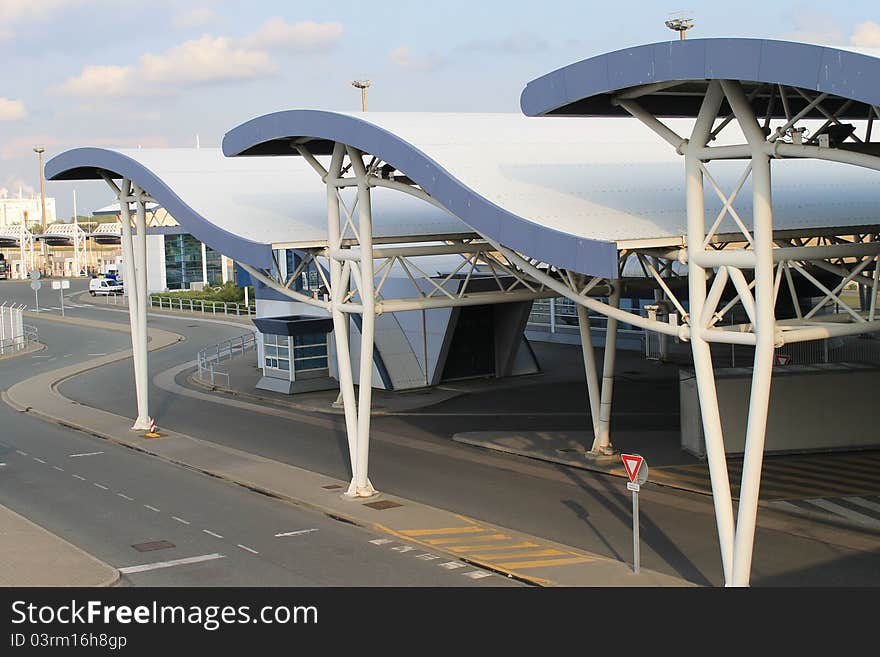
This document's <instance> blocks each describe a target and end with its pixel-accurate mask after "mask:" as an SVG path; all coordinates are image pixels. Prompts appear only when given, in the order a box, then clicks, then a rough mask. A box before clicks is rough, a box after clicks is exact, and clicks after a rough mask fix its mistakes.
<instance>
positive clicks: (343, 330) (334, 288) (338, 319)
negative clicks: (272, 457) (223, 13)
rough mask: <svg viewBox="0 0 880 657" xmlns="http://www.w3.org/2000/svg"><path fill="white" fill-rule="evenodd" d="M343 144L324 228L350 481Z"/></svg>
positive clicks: (353, 447) (330, 178) (352, 406)
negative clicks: (342, 250)
mask: <svg viewBox="0 0 880 657" xmlns="http://www.w3.org/2000/svg"><path fill="white" fill-rule="evenodd" d="M344 155H345V146H343V145H342V144H336V145H335V146H334V148H333V156H332V158H331V162H330V171H329V172H328V174H327V178H326V180H325V182H326V185H327V229H328V238H329V244H330V257H329V261H330V303H331V310H330V314H331V317H332V318H333V335H334V340H335V343H336V369H337V375H338V376H339V392H340V395H341V396H342V406H343V411H344V413H345V433H346V437H347V438H348V456H349V461H350V465H351V477H352V485H353V484H354V478H355V471H356V469H357V424H358V422H357V408H356V403H355V396H354V381H353V378H352V372H351V353H350V350H349V336H348V325H349V320H348V316H347V315H346V314H345V313H344V312H343V311H342V306H343V304H344V303H345V298H346V296H348V288H349V285H348V282H349V278H348V277H345V280H344V281H343V277H342V260H340V259H339V258H338V257H334V253H333V251H334V250H336V249H339V248H341V243H342V233H341V227H340V225H339V222H340V213H339V196H338V187H337V182H338V179H339V176H340V171H341V168H342V159H343V156H344ZM350 491H351V492H353V488H352V489H350Z"/></svg>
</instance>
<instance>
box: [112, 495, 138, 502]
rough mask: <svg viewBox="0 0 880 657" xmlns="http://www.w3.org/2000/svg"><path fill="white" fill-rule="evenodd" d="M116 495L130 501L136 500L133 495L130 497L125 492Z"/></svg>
mask: <svg viewBox="0 0 880 657" xmlns="http://www.w3.org/2000/svg"><path fill="white" fill-rule="evenodd" d="M116 496H117V497H121V498H122V499H124V500H128V501H129V502H134V498H133V497H129V496H128V495H125V494H124V493H116Z"/></svg>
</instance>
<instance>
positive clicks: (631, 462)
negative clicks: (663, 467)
mask: <svg viewBox="0 0 880 657" xmlns="http://www.w3.org/2000/svg"><path fill="white" fill-rule="evenodd" d="M620 458H621V459H622V460H623V467H624V468H626V476H627V477H629V480H630V481H631V482H633V483H637V482H636V479H637V477H638V476H639V470H641V469H642V464H643V463H644V462H645V459H644V457H641V456H639V455H638V454H621V455H620Z"/></svg>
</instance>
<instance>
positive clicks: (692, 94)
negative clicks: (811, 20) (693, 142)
mask: <svg viewBox="0 0 880 657" xmlns="http://www.w3.org/2000/svg"><path fill="white" fill-rule="evenodd" d="M725 79H726V80H740V81H743V82H744V83H746V84H745V86H746V89H747V92H751V91H754V89H755V87H756V86H758V85H761V84H763V85H765V89H764V90H762V92H761V93H760V94H759V95H758V97H757V98H756V99H755V107H756V111H757V112H758V113H759V114H760V115H762V116H764V115H766V113H767V108H768V107H771V112H770V113H771V115H773V116H775V117H780V116H784V108H783V106H782V103H781V102H779V99H778V96H777V98H776V100H775V102H773V103H772V105H771V95H770V94H771V88H770V87H771V86H773V85H785V86H787V87H795V88H797V89H803V90H809V91H811V92H813V93H815V92H824V93H828V94H830V95H831V96H832V97H833V98H831V99H829V100H828V101H826V102H825V103H824V107H825V108H826V109H827V110H829V111H836V110H837V109H839V108H840V106H841V105H843V104H844V103H846V102H847V101H853V102H851V103H850V104H849V106H848V108H847V109H846V110H845V111H844V112H843V113H842V114H841V115H840V118H848V119H853V118H857V119H865V118H866V117H867V116H868V111H869V106H870V105H880V59H878V58H877V57H872V56H868V55H865V54H861V53H858V52H853V51H849V50H840V49H836V48H827V47H822V46H815V45H810V44H804V43H793V42H787V41H775V40H768V39H688V40H685V41H669V42H662V43H654V44H648V45H643V46H637V47H634V48H626V49H623V50H618V51H615V52H611V53H607V54H603V55H599V56H597V57H592V58H590V59H585V60H583V61H580V62H576V63H574V64H571V65H569V66H566V67H563V68H561V69H558V70H556V71H553V72H551V73H548V74H547V75H544V76H542V77H540V78H538V79H536V80H533V81H532V82H530V83H529V84H528V85H527V86H526V88H525V89H524V90H523V93H522V98H521V100H520V102H521V106H522V110H523V112H524V113H525V114H527V115H528V116H539V115H547V114H563V115H579V116H613V115H622V114H624V111H623V110H622V109H621V108H619V107H616V106H615V105H613V104H612V102H611V100H612V98H613V97H614V96H615V95H616V94H618V93H620V92H622V91H624V90H628V89H632V88H635V87H641V86H643V85H653V84H658V85H659V84H662V83H666V82H677V83H681V84H677V85H676V86H672V87H666V88H662V89H658V90H655V91H652V92H651V93H649V94H648V95H645V96H641V97H640V98H639V103H640V104H641V105H642V106H643V107H645V109H647V110H648V111H650V112H651V113H653V114H654V115H656V116H688V117H693V116H696V113H697V111H698V110H699V106H700V102H701V100H702V96H703V92H704V90H705V86H706V84H707V81H709V80H725ZM788 100H789V101H790V107H791V110H792V113H797V112H798V111H799V110H800V109H801V108H802V107H804V106H805V105H806V104H807V102H808V101H806V100H804V99H803V98H802V97H801V96H800V95H799V94H797V93H790V94H789V98H788ZM725 110H727V108H726V107H725V108H723V110H722V111H725ZM809 116H810V117H812V118H821V117H822V115H821V114H820V113H819V112H818V111H816V110H814V111H813V112H811V113H810V114H809Z"/></svg>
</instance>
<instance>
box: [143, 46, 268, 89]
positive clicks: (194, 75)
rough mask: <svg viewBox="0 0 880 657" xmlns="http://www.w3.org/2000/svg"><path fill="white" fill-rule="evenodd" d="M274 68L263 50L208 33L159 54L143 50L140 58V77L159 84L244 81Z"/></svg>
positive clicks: (261, 75)
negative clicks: (208, 34) (245, 46)
mask: <svg viewBox="0 0 880 657" xmlns="http://www.w3.org/2000/svg"><path fill="white" fill-rule="evenodd" d="M276 69H277V67H276V65H275V64H274V63H273V62H272V60H271V59H270V58H269V55H268V53H266V52H265V51H262V50H253V49H247V48H242V47H240V46H237V45H235V44H234V43H233V42H232V41H231V40H230V39H226V38H224V37H216V38H215V37H210V36H204V37H202V38H201V39H197V40H195V41H187V42H185V43H182V44H181V45H179V46H175V47H174V48H171V49H170V50H168V51H166V52H164V53H162V54H160V55H153V54H150V53H147V54H145V55H142V56H141V61H140V74H142V75H143V78H144V80H145V81H146V82H148V83H154V84H160V85H162V84H172V85H174V84H186V83H200V82H222V81H228V80H246V79H251V78H258V77H263V76H265V75H268V74H270V73H274V72H275V70H276ZM138 77H140V75H139V76H138Z"/></svg>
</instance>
